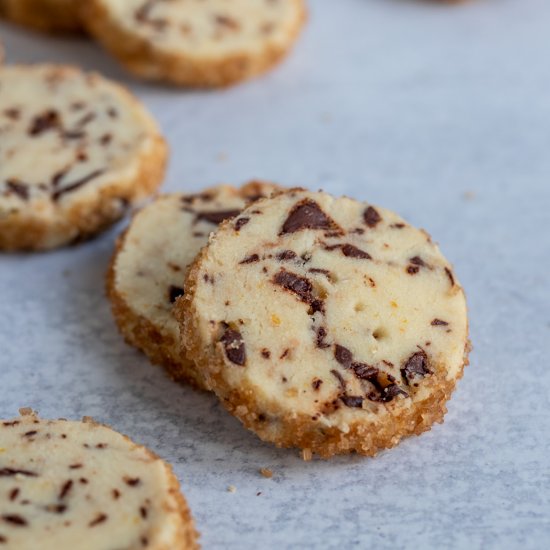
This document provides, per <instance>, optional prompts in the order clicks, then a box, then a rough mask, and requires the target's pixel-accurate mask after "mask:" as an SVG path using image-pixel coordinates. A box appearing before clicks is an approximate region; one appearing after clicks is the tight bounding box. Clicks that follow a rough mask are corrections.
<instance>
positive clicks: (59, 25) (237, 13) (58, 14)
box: [0, 0, 306, 87]
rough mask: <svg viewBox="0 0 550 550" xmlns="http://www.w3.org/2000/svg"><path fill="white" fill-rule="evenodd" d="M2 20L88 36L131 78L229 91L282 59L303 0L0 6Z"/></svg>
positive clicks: (22, 1)
mask: <svg viewBox="0 0 550 550" xmlns="http://www.w3.org/2000/svg"><path fill="white" fill-rule="evenodd" d="M0 14H2V15H4V17H6V18H7V19H10V20H12V21H14V22H16V23H19V24H22V25H26V26H29V27H31V28H35V29H40V30H45V31H49V32H81V31H87V32H89V34H90V35H91V36H93V37H94V38H95V39H96V40H97V41H98V42H99V43H100V44H101V45H102V46H104V48H105V49H106V50H107V51H108V52H110V53H111V54H112V55H113V56H114V57H115V58H116V59H117V60H118V61H119V62H120V63H121V64H122V65H123V66H124V67H126V68H127V69H128V70H129V71H130V72H132V73H133V74H135V75H137V76H139V77H141V78H146V79H149V80H160V81H165V82H169V83H172V84H175V85H180V86H191V87H218V86H227V85H230V84H234V83H236V82H240V81H242V80H246V79H248V78H251V77H253V76H255V75H258V74H261V73H263V72H265V71H267V70H268V69H269V68H271V67H273V66H274V65H275V64H276V63H277V62H279V61H280V60H281V59H283V58H284V57H285V55H286V54H287V53H288V52H289V51H290V49H291V48H292V45H293V44H294V42H295V41H296V38H297V37H298V35H299V33H300V30H301V28H302V26H303V24H304V21H305V18H306V8H305V0H232V1H231V2H225V1H220V0H191V1H189V0H171V1H170V2H166V1H164V0H87V1H86V2H81V1H80V0H0Z"/></svg>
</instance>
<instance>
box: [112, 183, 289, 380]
mask: <svg viewBox="0 0 550 550" xmlns="http://www.w3.org/2000/svg"><path fill="white" fill-rule="evenodd" d="M276 190H280V187H278V186H276V185H274V184H271V183H266V182H250V183H248V184H247V185H245V186H243V187H242V188H241V189H236V188H234V187H231V186H229V185H220V186H217V187H212V188H210V189H206V190H205V191H203V192H202V193H199V194H195V195H189V194H181V193H174V194H170V195H163V196H160V197H159V198H158V199H156V200H155V201H154V202H153V203H151V204H150V205H148V206H146V207H145V208H143V209H142V210H140V211H139V212H138V213H137V214H136V215H135V216H134V217H133V219H132V223H131V224H130V227H129V228H128V229H127V230H126V231H125V233H124V234H123V235H122V236H121V237H120V239H119V241H118V243H117V248H116V251H115V254H114V256H113V259H112V261H111V266H110V268H109V272H108V275H107V294H108V296H109V299H110V301H111V305H112V309H113V314H114V317H115V320H116V322H117V325H118V326H119V328H120V330H121V332H122V334H124V336H125V338H126V341H127V342H128V343H130V344H131V345H133V346H136V347H137V348H139V349H141V350H142V351H143V352H145V354H146V355H147V356H148V357H149V359H150V360H151V361H152V362H153V363H155V364H158V365H162V366H163V367H165V369H166V370H167V372H168V374H169V375H170V376H171V377H172V378H173V379H174V380H176V381H186V382H189V383H191V384H192V385H194V386H195V387H198V388H201V389H208V388H207V386H206V384H205V382H204V379H203V377H202V375H201V372H200V371H199V370H197V369H196V367H195V364H194V363H193V362H192V361H190V360H188V359H187V358H186V357H185V355H184V354H183V353H182V351H181V346H180V342H179V338H180V335H179V327H178V323H177V321H176V319H175V318H174V316H173V313H172V309H173V305H174V302H175V301H176V299H177V298H178V297H179V296H181V295H182V294H183V293H184V289H183V281H184V278H185V272H186V270H187V267H188V266H189V265H190V264H191V263H192V262H193V260H194V259H195V256H196V255H197V254H198V253H199V252H200V250H201V248H202V247H203V246H204V245H205V244H207V242H208V237H209V235H210V233H211V232H212V231H215V230H216V229H217V226H218V224H219V223H221V222H222V221H224V220H226V219H228V218H232V217H234V216H236V215H237V214H238V213H239V212H240V211H241V210H242V209H243V208H244V207H245V206H246V205H247V204H248V203H250V202H251V201H254V200H258V199H259V198H262V197H266V196H269V195H271V193H273V192H274V191H276Z"/></svg>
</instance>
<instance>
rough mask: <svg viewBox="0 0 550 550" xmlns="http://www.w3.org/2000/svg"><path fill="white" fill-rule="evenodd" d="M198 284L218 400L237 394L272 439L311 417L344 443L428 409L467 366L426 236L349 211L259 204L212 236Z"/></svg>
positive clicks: (201, 331) (336, 202) (195, 271)
mask: <svg viewBox="0 0 550 550" xmlns="http://www.w3.org/2000/svg"><path fill="white" fill-rule="evenodd" d="M187 285H188V287H189V292H188V295H187V296H186V297H185V298H184V300H182V303H181V308H182V312H183V314H184V315H185V316H186V317H185V318H184V322H183V327H182V328H183V332H184V336H185V338H186V340H184V344H186V342H187V345H189V346H190V348H191V349H190V351H191V352H192V353H193V354H194V355H196V356H197V361H200V365H201V367H203V368H205V369H207V370H208V371H209V372H210V375H211V376H212V378H213V385H214V390H215V391H216V392H217V393H218V394H220V396H222V397H227V396H229V399H231V398H232V397H231V394H232V392H237V393H238V394H239V396H240V397H239V398H243V399H246V400H247V403H244V404H243V405H244V406H245V407H248V408H249V409H250V410H255V411H256V412H257V411H258V410H262V411H263V413H265V414H263V417H264V420H265V419H270V418H271V419H272V420H273V423H272V424H273V425H274V426H275V425H276V424H277V422H276V420H280V419H284V418H287V419H288V418H295V417H297V416H300V415H301V416H302V417H304V418H307V419H308V421H309V420H311V422H312V423H317V424H318V425H319V426H320V427H323V426H329V427H333V426H336V427H337V428H338V429H339V430H341V432H343V433H346V432H347V431H348V430H349V429H350V427H351V426H353V425H354V424H357V423H362V422H375V421H378V420H380V419H384V418H386V419H389V418H391V417H392V416H394V417H395V416H396V415H399V414H400V411H401V410H406V409H408V408H410V407H412V405H413V404H414V403H419V402H422V401H423V400H425V399H428V398H429V394H430V392H431V391H432V388H433V387H434V386H436V385H438V384H442V385H445V384H447V383H448V381H454V379H456V378H457V377H459V376H460V374H461V371H462V367H463V365H464V356H465V348H466V344H467V316H466V304H465V298H464V294H463V291H462V289H461V287H460V286H459V283H458V281H457V280H456V277H455V276H454V275H453V273H452V271H451V267H450V265H449V263H448V262H447V261H446V260H445V258H444V257H443V256H442V255H441V253H440V252H439V250H438V248H437V246H436V245H435V244H434V243H433V242H432V241H431V239H430V237H429V236H428V235H427V234H426V233H425V232H424V231H421V230H418V229H416V228H414V227H412V226H410V225H409V224H407V223H406V222H405V221H404V220H403V219H401V218H400V217H399V216H397V215H396V214H394V213H392V212H390V211H388V210H385V209H383V208H378V207H373V206H371V205H369V204H365V203H361V202H358V201H355V200H352V199H349V198H339V199H336V198H333V197H331V196H330V195H328V194H325V193H311V192H307V191H305V190H293V191H291V192H288V193H285V194H281V195H278V196H276V197H274V198H272V199H268V200H264V201H259V202H258V203H256V204H254V205H253V206H252V207H249V208H247V209H245V210H244V211H243V212H242V213H241V215H240V216H238V217H237V218H236V219H235V220H233V221H231V222H226V223H225V224H224V225H223V226H222V227H221V228H220V229H219V231H218V233H217V234H216V235H214V236H213V237H212V239H211V242H210V244H209V246H208V247H207V248H205V249H204V250H203V252H202V254H201V255H200V256H199V258H198V259H197V261H196V262H195V264H194V265H193V267H192V268H191V270H190V272H189V276H188V280H187ZM178 307H180V305H178ZM192 339H193V340H194V341H192V342H191V340H192ZM233 405H234V406H235V405H236V404H235V403H233ZM388 415H390V416H388Z"/></svg>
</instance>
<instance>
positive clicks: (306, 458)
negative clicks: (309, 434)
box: [302, 449, 313, 462]
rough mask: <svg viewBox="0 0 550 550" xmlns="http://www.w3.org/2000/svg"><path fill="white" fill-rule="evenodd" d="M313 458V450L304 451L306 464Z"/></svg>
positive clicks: (303, 455)
mask: <svg viewBox="0 0 550 550" xmlns="http://www.w3.org/2000/svg"><path fill="white" fill-rule="evenodd" d="M312 458H313V453H312V452H311V449H302V459H303V460H304V461H305V462H309V461H310V460H311V459H312Z"/></svg>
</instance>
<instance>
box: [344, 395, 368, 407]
mask: <svg viewBox="0 0 550 550" xmlns="http://www.w3.org/2000/svg"><path fill="white" fill-rule="evenodd" d="M340 399H341V400H342V403H344V405H345V406H346V407H351V408H358V409H360V408H361V407H362V406H363V401H364V398H363V397H361V396H360V395H342V396H341V397H340Z"/></svg>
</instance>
